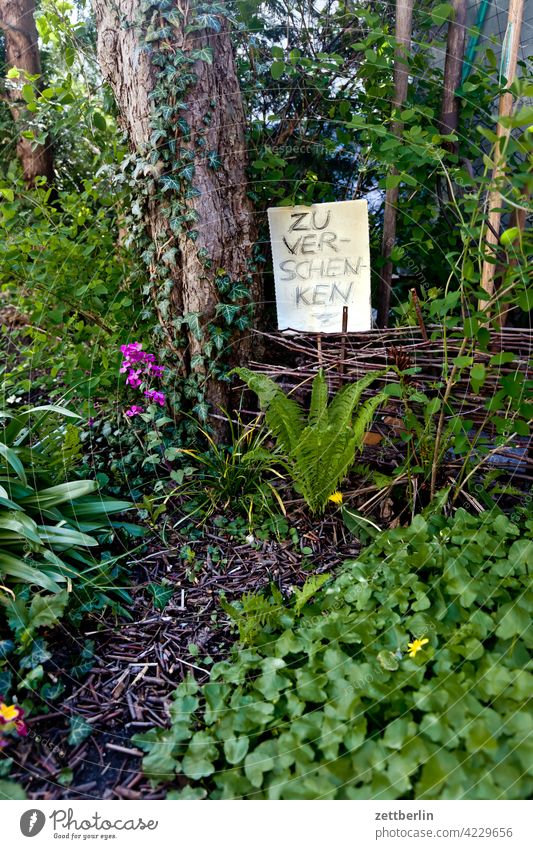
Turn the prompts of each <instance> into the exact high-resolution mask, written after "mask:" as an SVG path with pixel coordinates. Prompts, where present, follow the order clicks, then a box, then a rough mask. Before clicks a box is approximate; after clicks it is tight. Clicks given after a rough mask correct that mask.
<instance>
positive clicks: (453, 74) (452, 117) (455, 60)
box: [440, 0, 466, 152]
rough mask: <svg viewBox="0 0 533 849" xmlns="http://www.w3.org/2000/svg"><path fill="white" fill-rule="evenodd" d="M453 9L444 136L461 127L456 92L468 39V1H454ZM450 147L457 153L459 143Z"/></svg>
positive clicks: (444, 95) (443, 108)
mask: <svg viewBox="0 0 533 849" xmlns="http://www.w3.org/2000/svg"><path fill="white" fill-rule="evenodd" d="M452 7H453V11H454V14H453V18H452V19H451V20H450V22H449V24H448V41H447V46H446V62H445V65H444V91H443V93H442V105H441V115H440V131H441V133H442V135H443V136H449V135H451V134H452V133H455V131H456V130H457V127H458V125H459V98H458V97H457V94H456V92H457V89H458V88H459V85H460V84H461V75H462V70H463V58H464V53H465V39H466V0H452ZM448 147H449V149H450V150H451V151H455V152H456V151H457V142H450V143H449V145H448Z"/></svg>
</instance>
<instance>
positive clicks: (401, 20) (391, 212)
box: [378, 0, 414, 327]
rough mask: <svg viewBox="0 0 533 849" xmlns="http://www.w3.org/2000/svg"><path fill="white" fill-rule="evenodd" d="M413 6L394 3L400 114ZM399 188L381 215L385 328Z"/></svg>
mask: <svg viewBox="0 0 533 849" xmlns="http://www.w3.org/2000/svg"><path fill="white" fill-rule="evenodd" d="M413 6H414V0H396V31H395V36H396V59H395V63H394V99H393V101H392V108H393V110H394V111H399V110H400V108H401V106H402V104H403V102H404V101H405V98H406V97H407V89H408V87H409V68H408V66H407V64H406V57H407V56H408V55H409V49H410V46H411V34H412V29H413ZM402 130H403V123H402V122H401V121H399V120H395V121H393V122H392V127H391V132H392V133H393V135H395V136H396V137H397V138H400V136H401V134H402ZM397 173H398V170H397V169H396V168H392V169H391V174H397ZM398 196H399V187H398V186H395V187H394V188H391V189H387V192H386V195H385V211H384V216H383V241H382V246H381V252H382V256H383V258H384V260H386V262H385V265H384V266H383V268H382V270H381V274H380V280H379V293H378V326H379V327H387V325H388V323H389V310H390V301H391V284H392V262H391V260H390V255H391V253H392V249H393V247H394V243H395V241H396V215H397V208H398Z"/></svg>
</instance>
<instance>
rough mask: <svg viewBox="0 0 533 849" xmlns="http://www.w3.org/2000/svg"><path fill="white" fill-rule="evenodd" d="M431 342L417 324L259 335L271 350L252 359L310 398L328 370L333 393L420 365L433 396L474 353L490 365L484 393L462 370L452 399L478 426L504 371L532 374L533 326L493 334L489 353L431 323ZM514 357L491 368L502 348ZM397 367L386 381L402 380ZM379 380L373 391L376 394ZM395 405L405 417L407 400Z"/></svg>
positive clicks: (419, 374) (416, 377) (419, 377)
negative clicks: (380, 373) (376, 374)
mask: <svg viewBox="0 0 533 849" xmlns="http://www.w3.org/2000/svg"><path fill="white" fill-rule="evenodd" d="M427 331H428V336H429V340H428V341H425V340H424V338H423V337H422V333H421V331H420V330H419V329H418V328H417V327H400V328H393V329H390V330H371V331H369V332H366V333H347V334H342V333H338V334H332V335H328V336H326V335H320V336H317V335H313V334H309V333H291V334H287V333H261V332H259V331H257V332H256V333H255V335H256V337H257V343H258V346H257V347H258V349H259V348H260V349H262V350H263V351H264V352H265V354H264V356H263V359H262V361H260V362H259V361H257V362H252V363H251V368H252V369H254V370H255V371H258V372H261V373H262V374H266V375H268V376H269V377H271V378H273V379H275V380H276V381H277V382H278V383H279V384H280V386H282V387H283V388H284V389H285V391H291V392H293V393H294V394H295V396H296V397H298V398H300V399H302V398H304V397H305V396H306V395H307V394H308V393H309V392H310V389H311V383H312V380H313V377H314V376H315V374H316V373H317V371H318V370H319V368H323V369H324V371H325V373H326V375H327V377H328V381H329V387H330V391H335V390H336V389H338V388H339V387H340V386H341V385H342V384H344V383H346V382H348V381H352V380H357V379H358V378H360V377H362V376H363V375H364V374H366V373H367V372H369V371H375V370H378V369H384V368H387V367H390V366H392V365H396V366H399V367H400V368H402V369H406V368H415V369H417V371H416V373H415V374H413V375H412V376H410V378H409V380H410V381H411V383H412V384H413V385H414V386H415V387H416V388H417V389H420V391H422V392H424V393H426V394H428V395H430V396H432V395H434V394H435V393H438V392H439V389H441V388H442V386H443V382H445V381H446V379H447V378H448V375H449V373H450V370H451V369H452V367H453V362H454V359H455V358H456V357H457V356H459V355H460V354H468V355H471V356H472V357H473V363H474V362H479V363H483V364H484V365H485V366H486V379H485V382H484V383H483V385H482V386H481V387H480V390H479V393H478V394H474V393H473V392H472V388H471V384H470V369H468V368H462V369H460V370H459V371H458V374H457V379H456V382H455V383H454V386H453V393H452V401H453V409H454V413H455V414H456V415H462V416H463V415H464V416H466V417H468V418H469V419H470V418H471V419H472V421H473V422H474V423H476V424H479V423H482V422H484V421H485V418H486V413H487V410H486V403H487V401H488V400H489V399H490V398H492V397H493V396H494V394H495V393H496V392H497V391H498V390H499V389H501V384H500V379H501V376H502V375H505V374H509V375H513V374H515V373H516V372H517V371H519V372H521V373H522V374H523V376H524V378H525V379H531V377H532V370H533V369H532V352H533V333H532V332H531V331H529V330H521V329H513V328H504V329H502V330H500V331H498V332H493V333H492V334H491V340H490V344H489V346H488V350H487V351H482V350H479V349H477V350H475V351H473V352H472V351H471V350H466V351H465V350H462V345H463V344H464V343H463V340H462V339H461V338H457V339H456V338H451V337H450V336H448V338H447V340H446V344H445V343H444V340H443V335H442V329H441V328H439V327H428V328H427ZM503 351H505V352H508V353H510V354H513V355H514V359H513V361H512V362H508V363H504V364H502V365H497V366H494V365H493V366H492V367H490V363H491V360H492V358H493V357H494V355H496V354H499V353H501V352H503ZM397 380H398V378H397V375H396V374H395V373H394V372H393V371H392V370H391V371H390V373H389V374H388V375H386V376H385V377H384V378H382V381H381V382H382V383H387V382H396V381H397ZM378 385H379V383H376V384H375V385H374V386H373V387H372V388H371V389H370V390H369V391H368V393H367V394H369V395H370V394H373V393H374V392H375V391H376V388H377V386H378ZM390 405H391V408H395V411H396V413H397V414H398V415H401V405H402V402H401V399H399V398H391V399H390Z"/></svg>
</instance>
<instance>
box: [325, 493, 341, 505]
mask: <svg viewBox="0 0 533 849" xmlns="http://www.w3.org/2000/svg"><path fill="white" fill-rule="evenodd" d="M328 501H333V503H334V504H342V492H339V491H338V490H337V492H334V493H333V494H332V495H330V496H329V498H328Z"/></svg>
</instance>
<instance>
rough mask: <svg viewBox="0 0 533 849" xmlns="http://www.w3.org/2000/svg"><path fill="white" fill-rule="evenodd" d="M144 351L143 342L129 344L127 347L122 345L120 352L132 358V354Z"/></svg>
mask: <svg viewBox="0 0 533 849" xmlns="http://www.w3.org/2000/svg"><path fill="white" fill-rule="evenodd" d="M141 349H142V343H141V342H128V344H127V345H121V346H120V350H121V352H122V353H123V354H124V356H125V357H129V356H131V354H136V353H137V352H138V351H140V350H141Z"/></svg>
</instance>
